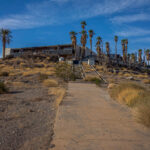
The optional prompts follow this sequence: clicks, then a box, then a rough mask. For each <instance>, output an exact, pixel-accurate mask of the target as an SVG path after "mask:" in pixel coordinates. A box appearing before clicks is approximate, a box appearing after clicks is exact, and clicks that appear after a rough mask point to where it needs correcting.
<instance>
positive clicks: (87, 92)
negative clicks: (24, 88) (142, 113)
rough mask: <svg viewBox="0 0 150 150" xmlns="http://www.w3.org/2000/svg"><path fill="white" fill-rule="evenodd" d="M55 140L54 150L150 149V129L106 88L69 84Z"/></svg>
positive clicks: (85, 84)
mask: <svg viewBox="0 0 150 150" xmlns="http://www.w3.org/2000/svg"><path fill="white" fill-rule="evenodd" d="M52 143H53V148H51V149H53V150H150V129H148V128H146V127H144V126H143V125H140V124H138V123H136V122H135V120H134V119H133V118H132V115H131V112H130V109H129V108H127V107H126V106H122V105H120V104H118V103H117V102H115V101H113V100H112V99H111V98H110V97H109V96H108V93H107V90H106V89H102V88H99V87H96V86H95V85H93V84H88V83H69V88H68V95H67V97H66V98H65V99H64V100H63V102H62V104H61V106H60V107H59V110H58V112H57V117H56V123H55V127H54V139H53V142H52Z"/></svg>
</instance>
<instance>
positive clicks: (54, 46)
mask: <svg viewBox="0 0 150 150" xmlns="http://www.w3.org/2000/svg"><path fill="white" fill-rule="evenodd" d="M72 46H73V45H72V44H64V45H51V46H39V47H23V48H11V49H12V50H20V49H42V48H56V47H72Z"/></svg>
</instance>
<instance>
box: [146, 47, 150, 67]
mask: <svg viewBox="0 0 150 150" xmlns="http://www.w3.org/2000/svg"><path fill="white" fill-rule="evenodd" d="M146 59H147V61H148V66H149V61H150V49H147V50H146Z"/></svg>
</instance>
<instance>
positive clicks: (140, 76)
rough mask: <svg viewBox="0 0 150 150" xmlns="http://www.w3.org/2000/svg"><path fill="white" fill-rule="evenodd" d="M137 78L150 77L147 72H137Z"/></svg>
mask: <svg viewBox="0 0 150 150" xmlns="http://www.w3.org/2000/svg"><path fill="white" fill-rule="evenodd" d="M135 76H136V77H137V78H142V79H143V78H148V75H147V74H137V75H135Z"/></svg>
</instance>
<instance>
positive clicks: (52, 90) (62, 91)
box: [49, 87, 66, 107]
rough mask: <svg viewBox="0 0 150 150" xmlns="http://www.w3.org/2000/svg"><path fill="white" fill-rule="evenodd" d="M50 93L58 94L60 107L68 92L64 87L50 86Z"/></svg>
mask: <svg viewBox="0 0 150 150" xmlns="http://www.w3.org/2000/svg"><path fill="white" fill-rule="evenodd" d="M49 94H50V95H54V96H56V107H58V106H59V105H60V103H61V101H62V99H63V98H64V96H65V94H66V89H64V88H60V87H57V88H50V89H49Z"/></svg>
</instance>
